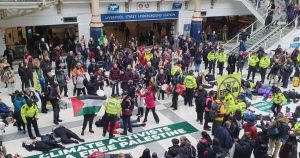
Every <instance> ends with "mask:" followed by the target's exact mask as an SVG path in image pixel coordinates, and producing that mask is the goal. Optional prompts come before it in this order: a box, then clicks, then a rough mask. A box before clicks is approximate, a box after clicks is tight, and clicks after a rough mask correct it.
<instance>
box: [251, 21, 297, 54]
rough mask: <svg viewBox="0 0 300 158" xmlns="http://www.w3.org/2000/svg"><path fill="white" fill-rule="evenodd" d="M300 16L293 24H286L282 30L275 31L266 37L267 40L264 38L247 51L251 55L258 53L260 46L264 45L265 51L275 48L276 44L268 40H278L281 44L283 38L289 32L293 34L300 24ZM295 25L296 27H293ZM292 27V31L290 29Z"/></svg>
mask: <svg viewBox="0 0 300 158" xmlns="http://www.w3.org/2000/svg"><path fill="white" fill-rule="evenodd" d="M299 17H300V16H297V17H296V18H295V19H294V20H292V21H291V22H289V23H288V24H286V25H285V26H284V27H282V28H280V29H279V30H274V31H272V32H271V33H269V34H268V35H267V36H265V38H262V39H261V40H260V41H259V42H257V43H256V44H254V45H253V46H252V47H250V48H249V49H248V50H247V51H248V52H249V53H252V52H254V51H256V50H257V49H258V46H262V43H263V47H264V48H265V50H266V49H267V48H270V47H271V46H273V45H274V44H276V42H275V43H273V42H274V41H273V40H267V39H269V38H272V39H274V40H275V39H278V40H277V41H279V42H281V41H282V38H283V37H284V36H285V35H286V34H287V33H289V32H291V31H292V30H295V29H296V28H297V27H298V26H299V24H298V18H299ZM293 23H294V24H293ZM292 25H294V26H292ZM290 27H291V29H289V28H290Z"/></svg>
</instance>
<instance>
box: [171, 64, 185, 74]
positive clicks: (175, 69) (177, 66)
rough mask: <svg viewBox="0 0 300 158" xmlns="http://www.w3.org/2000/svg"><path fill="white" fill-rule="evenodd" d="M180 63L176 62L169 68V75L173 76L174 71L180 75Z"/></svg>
mask: <svg viewBox="0 0 300 158" xmlns="http://www.w3.org/2000/svg"><path fill="white" fill-rule="evenodd" d="M180 65H181V64H180V62H177V63H176V65H175V66H174V67H173V68H172V69H171V76H174V75H175V73H176V72H179V74H180V76H182V69H181V66H180Z"/></svg>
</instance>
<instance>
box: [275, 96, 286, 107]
mask: <svg viewBox="0 0 300 158" xmlns="http://www.w3.org/2000/svg"><path fill="white" fill-rule="evenodd" d="M273 103H274V104H280V105H283V104H284V103H286V98H285V96H284V95H283V93H275V94H274V95H273Z"/></svg>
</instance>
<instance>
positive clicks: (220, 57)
mask: <svg viewBox="0 0 300 158" xmlns="http://www.w3.org/2000/svg"><path fill="white" fill-rule="evenodd" d="M226 60H227V54H226V53H225V52H221V53H219V54H218V62H221V63H224V62H225V61H226Z"/></svg>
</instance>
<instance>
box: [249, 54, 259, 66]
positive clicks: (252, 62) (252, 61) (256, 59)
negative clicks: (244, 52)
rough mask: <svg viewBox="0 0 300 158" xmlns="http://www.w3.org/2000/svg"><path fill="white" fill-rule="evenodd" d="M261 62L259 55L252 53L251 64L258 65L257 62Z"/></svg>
mask: <svg viewBox="0 0 300 158" xmlns="http://www.w3.org/2000/svg"><path fill="white" fill-rule="evenodd" d="M258 62H259V59H258V57H257V56H255V55H251V56H250V57H249V65H250V66H253V67H254V66H256V64H257V63H258Z"/></svg>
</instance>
